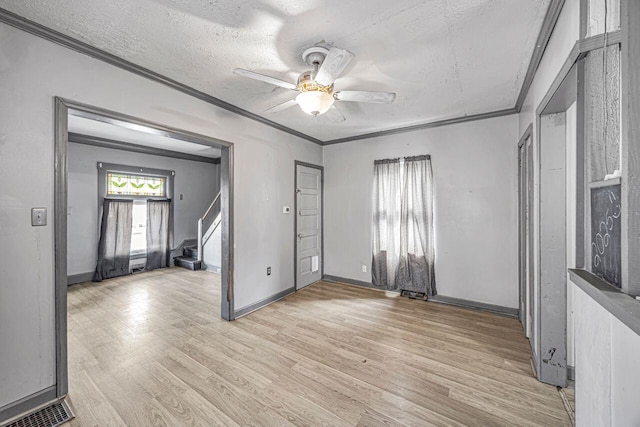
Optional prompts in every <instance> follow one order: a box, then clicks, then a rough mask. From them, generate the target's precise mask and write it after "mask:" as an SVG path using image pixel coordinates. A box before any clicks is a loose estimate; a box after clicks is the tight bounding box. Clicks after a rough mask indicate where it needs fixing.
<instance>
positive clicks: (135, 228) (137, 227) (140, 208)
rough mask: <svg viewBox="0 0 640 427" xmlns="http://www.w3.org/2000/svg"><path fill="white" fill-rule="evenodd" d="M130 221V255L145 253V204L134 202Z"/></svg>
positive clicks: (141, 201)
mask: <svg viewBox="0 0 640 427" xmlns="http://www.w3.org/2000/svg"><path fill="white" fill-rule="evenodd" d="M132 216H133V218H132V221H131V255H141V254H146V253H147V202H146V201H145V200H134V202H133V215H132Z"/></svg>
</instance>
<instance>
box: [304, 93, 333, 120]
mask: <svg viewBox="0 0 640 427" xmlns="http://www.w3.org/2000/svg"><path fill="white" fill-rule="evenodd" d="M334 101H335V98H334V97H333V94H331V93H327V92H324V91H319V90H314V91H308V92H300V94H299V95H298V96H297V97H296V102H297V103H298V105H299V106H300V108H301V109H302V111H304V112H305V113H307V114H309V115H311V116H318V115H320V114H324V113H326V112H327V111H328V110H329V108H331V106H332V105H333V102H334Z"/></svg>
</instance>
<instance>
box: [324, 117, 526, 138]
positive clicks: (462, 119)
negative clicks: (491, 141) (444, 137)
mask: <svg viewBox="0 0 640 427" xmlns="http://www.w3.org/2000/svg"><path fill="white" fill-rule="evenodd" d="M516 113H517V111H516V109H515V108H507V109H506V110H497V111H491V112H488V113H481V114H472V115H468V116H460V117H454V118H451V119H445V120H438V121H435V122H426V123H419V124H417V125H411V126H403V127H399V128H393V129H386V130H381V131H377V132H371V133H365V134H362V135H356V136H349V137H346V138H338V139H332V140H329V141H325V142H324V143H322V145H323V146H327V145H333V144H341V143H343V142H351V141H357V140H360V139H369V138H377V137H379V136H387V135H395V134H398V133H405V132H413V131H416V130H422V129H430V128H435V127H439V126H448V125H455V124H459V123H465V122H472V121H475V120H486V119H492V118H494V117H502V116H509V115H511V114H516Z"/></svg>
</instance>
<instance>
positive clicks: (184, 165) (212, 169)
mask: <svg viewBox="0 0 640 427" xmlns="http://www.w3.org/2000/svg"><path fill="white" fill-rule="evenodd" d="M97 162H104V163H115V164H121V165H128V166H140V167H147V168H155V169H165V170H173V171H175V173H176V174H175V177H174V193H175V195H174V196H173V204H174V220H173V224H174V229H173V233H174V246H177V245H179V244H180V243H181V242H182V241H183V240H186V239H196V238H197V236H198V218H200V216H202V215H203V214H204V212H205V211H206V209H207V208H208V207H209V204H210V203H211V202H212V201H213V198H214V197H215V196H216V194H218V191H220V165H216V164H211V163H203V162H194V161H190V160H182V159H172V158H169V157H161V156H152V155H148V154H141V153H132V152H128V151H122V150H112V149H107V148H101V147H94V146H90V145H82V144H73V143H71V144H69V196H68V197H69V199H68V206H69V208H70V212H69V214H68V215H67V240H68V243H67V245H68V248H67V269H68V272H67V273H68V274H69V275H72V274H80V273H87V272H91V271H93V270H94V269H95V267H96V254H97V248H98V235H99V231H98V229H99V221H98V195H97V193H98V168H97V167H96V163H97ZM180 194H182V195H183V199H182V200H180ZM91 231H94V232H91Z"/></svg>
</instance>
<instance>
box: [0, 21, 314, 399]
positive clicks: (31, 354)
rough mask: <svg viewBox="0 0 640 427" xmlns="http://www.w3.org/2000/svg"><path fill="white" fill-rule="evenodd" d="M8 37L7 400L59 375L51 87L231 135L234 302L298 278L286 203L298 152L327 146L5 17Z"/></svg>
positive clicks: (3, 157) (2, 385)
mask: <svg viewBox="0 0 640 427" xmlns="http://www.w3.org/2000/svg"><path fill="white" fill-rule="evenodd" d="M0 40H1V43H0V93H1V94H2V96H0V182H2V183H3V184H4V183H7V184H8V185H5V186H3V190H2V193H0V224H1V226H0V240H1V241H2V243H3V245H2V247H3V249H2V251H3V252H2V254H1V255H2V256H0V343H2V345H0V407H2V406H4V405H7V404H10V403H12V402H15V401H17V400H18V399H21V398H23V397H25V396H29V395H31V394H33V393H36V392H38V391H40V390H43V389H45V388H47V387H49V386H51V385H53V384H55V381H56V379H55V348H54V325H55V322H54V264H53V254H54V240H53V223H54V218H53V177H54V169H53V168H54V163H53V154H54V153H53V148H54V147H53V140H54V119H53V117H54V112H53V106H54V102H53V98H54V97H55V96H60V97H64V98H69V99H71V100H74V101H77V102H82V103H86V104H90V105H95V106H97V107H101V108H106V109H109V110H113V111H117V112H120V113H124V114H129V115H132V116H135V117H140V118H142V119H146V120H150V121H153V122H157V123H162V124H164V125H167V126H170V127H175V128H180V129H186V130H188V131H191V132H195V133H200V134H203V135H208V136H211V137H216V138H220V139H224V140H227V141H230V142H233V143H234V144H235V145H234V147H235V154H234V156H235V158H234V160H235V164H236V169H235V172H234V179H235V201H234V210H235V229H234V233H235V242H234V243H235V265H234V273H235V277H234V284H235V303H236V309H239V308H242V307H244V306H247V305H250V304H252V303H255V302H257V301H260V300H262V299H265V298H268V297H269V296H271V295H274V294H276V293H278V292H280V291H282V290H284V289H287V288H290V287H291V286H293V262H292V261H291V260H292V259H293V215H283V214H282V205H290V206H292V205H293V194H294V192H293V191H294V189H293V177H294V160H296V159H297V160H302V161H306V162H310V163H321V162H322V148H321V147H320V146H318V145H316V144H313V143H311V142H307V141H304V140H301V139H300V138H297V137H295V136H292V135H289V134H286V133H284V132H281V131H278V130H276V129H273V128H271V127H267V126H265V125H262V124H260V123H257V122H255V121H252V120H249V119H246V118H244V117H241V116H238V115H235V114H233V113H230V112H229V111H226V110H222V109H220V108H217V107H215V106H212V105H210V104H207V103H205V102H203V101H200V100H197V99H195V98H193V97H190V96H188V95H185V94H183V93H180V92H178V91H175V90H172V89H170V88H168V87H166V86H164V85H161V84H159V83H156V82H152V81H150V80H147V79H144V78H142V77H139V76H136V75H133V74H131V73H129V72H126V71H124V70H121V69H119V68H116V67H112V66H110V65H107V64H105V63H104V62H101V61H98V60H95V59H92V58H90V57H88V56H86V55H82V54H79V53H76V52H74V51H71V50H69V49H66V48H64V47H61V46H58V45H56V44H53V43H50V42H48V41H46V40H43V39H41V38H38V37H36V36H33V35H30V34H27V33H25V32H23V31H20V30H18V29H15V28H13V27H9V26H7V25H5V24H0ZM32 207H46V208H47V209H48V210H49V213H50V215H49V225H48V226H46V227H31V224H30V209H31V208H32ZM268 266H271V267H272V271H273V273H272V275H271V276H269V277H267V275H266V268H267V267H268ZM212 310H218V308H217V307H212Z"/></svg>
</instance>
